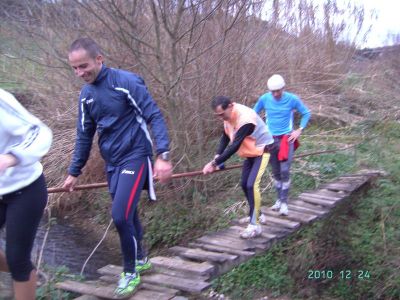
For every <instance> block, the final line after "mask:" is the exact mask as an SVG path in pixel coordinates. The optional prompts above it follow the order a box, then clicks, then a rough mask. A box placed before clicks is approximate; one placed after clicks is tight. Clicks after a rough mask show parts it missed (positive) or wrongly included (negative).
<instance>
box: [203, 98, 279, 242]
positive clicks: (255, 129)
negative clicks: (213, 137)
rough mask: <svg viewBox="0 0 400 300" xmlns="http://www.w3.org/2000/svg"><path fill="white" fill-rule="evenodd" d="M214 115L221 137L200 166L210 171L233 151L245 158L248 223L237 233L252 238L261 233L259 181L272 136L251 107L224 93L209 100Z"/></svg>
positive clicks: (244, 170) (266, 161)
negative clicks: (212, 154)
mask: <svg viewBox="0 0 400 300" xmlns="http://www.w3.org/2000/svg"><path fill="white" fill-rule="evenodd" d="M211 107H212V109H213V110H214V112H215V115H216V116H218V117H220V118H222V119H223V120H224V134H223V135H222V137H221V140H220V144H219V147H218V150H217V154H216V156H215V158H214V160H212V161H211V162H209V163H208V164H206V165H205V166H204V168H203V173H204V174H208V173H212V172H214V171H215V170H216V169H217V166H219V165H220V164H222V163H223V162H224V161H226V160H227V159H228V158H229V157H231V156H232V155H233V154H234V153H237V154H238V155H239V156H240V157H243V158H246V160H245V161H244V164H243V171H242V180H241V185H242V189H243V191H244V194H245V195H246V198H247V201H248V203H249V206H250V211H249V222H250V223H249V225H248V226H247V228H246V229H245V230H244V231H243V232H242V233H241V235H240V236H241V237H242V238H245V239H247V238H254V237H256V236H258V235H260V234H261V226H260V225H259V219H261V222H264V221H265V220H264V221H263V220H262V219H265V216H261V217H260V205H261V193H260V181H261V177H262V175H263V174H264V172H265V170H266V167H267V165H268V161H269V153H268V151H269V150H270V149H269V145H273V142H274V140H273V138H272V136H271V134H270V133H269V132H268V130H267V127H266V126H265V124H264V121H263V120H262V119H261V118H260V117H259V116H258V115H257V114H256V113H255V111H254V110H252V109H251V108H249V107H247V106H245V105H242V104H239V103H235V102H231V100H230V99H229V98H228V97H225V96H217V97H215V98H214V99H213V100H212V102H211Z"/></svg>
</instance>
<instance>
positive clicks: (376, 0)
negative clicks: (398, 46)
mask: <svg viewBox="0 0 400 300" xmlns="http://www.w3.org/2000/svg"><path fill="white" fill-rule="evenodd" d="M355 1H357V2H359V3H362V4H363V5H364V7H365V8H366V9H367V10H372V9H374V10H375V11H376V14H377V20H370V19H369V20H366V23H369V24H372V29H371V32H370V34H369V35H368V40H367V41H366V43H365V44H364V46H365V47H380V46H384V45H388V44H389V45H390V44H392V42H393V40H388V34H392V35H397V36H398V37H400V1H398V0H355ZM397 42H398V43H399V42H400V40H398V41H397Z"/></svg>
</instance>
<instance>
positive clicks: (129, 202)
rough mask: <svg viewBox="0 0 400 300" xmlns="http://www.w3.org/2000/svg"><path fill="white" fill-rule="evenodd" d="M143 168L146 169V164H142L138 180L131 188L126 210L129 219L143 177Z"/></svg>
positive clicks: (126, 216)
mask: <svg viewBox="0 0 400 300" xmlns="http://www.w3.org/2000/svg"><path fill="white" fill-rule="evenodd" d="M143 169H144V164H142V166H141V167H140V171H139V175H138V177H137V178H136V182H135V184H134V185H133V188H132V190H131V194H130V195H129V201H128V205H127V207H126V211H125V220H127V219H128V215H129V211H130V209H131V207H132V204H133V199H134V198H135V194H136V191H137V188H138V185H139V182H140V178H141V177H142V173H143Z"/></svg>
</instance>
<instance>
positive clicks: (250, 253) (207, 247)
mask: <svg viewBox="0 0 400 300" xmlns="http://www.w3.org/2000/svg"><path fill="white" fill-rule="evenodd" d="M189 246H190V247H199V248H202V249H205V250H208V251H215V252H220V253H228V254H234V255H238V256H239V258H241V257H251V256H254V255H255V254H256V253H255V252H253V251H242V250H237V249H233V248H230V247H224V246H222V245H212V244H208V243H195V242H191V243H189Z"/></svg>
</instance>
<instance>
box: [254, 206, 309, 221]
mask: <svg viewBox="0 0 400 300" xmlns="http://www.w3.org/2000/svg"><path fill="white" fill-rule="evenodd" d="M261 212H262V213H263V214H265V215H266V216H272V217H279V216H280V214H279V212H277V211H273V210H272V209H271V208H267V207H264V206H263V207H261ZM285 218H288V219H289V220H292V221H295V222H300V223H303V224H308V223H310V222H312V221H313V220H315V219H316V218H317V216H315V215H309V214H304V213H301V212H297V211H292V210H289V215H288V216H285ZM267 219H268V218H267Z"/></svg>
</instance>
